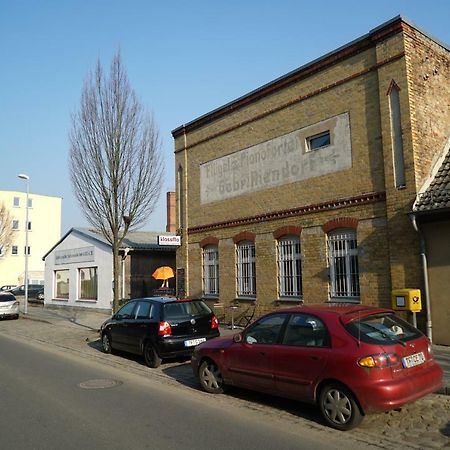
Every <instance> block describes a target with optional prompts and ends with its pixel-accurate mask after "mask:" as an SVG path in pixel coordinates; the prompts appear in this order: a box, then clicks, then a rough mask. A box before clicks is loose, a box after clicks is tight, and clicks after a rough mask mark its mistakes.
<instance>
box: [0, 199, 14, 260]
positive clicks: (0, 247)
mask: <svg viewBox="0 0 450 450" xmlns="http://www.w3.org/2000/svg"><path fill="white" fill-rule="evenodd" d="M12 233H13V229H12V218H11V214H10V213H9V210H8V209H7V208H6V206H5V205H4V203H1V204H0V254H3V253H4V252H5V251H6V250H8V247H9V246H10V244H11V241H12Z"/></svg>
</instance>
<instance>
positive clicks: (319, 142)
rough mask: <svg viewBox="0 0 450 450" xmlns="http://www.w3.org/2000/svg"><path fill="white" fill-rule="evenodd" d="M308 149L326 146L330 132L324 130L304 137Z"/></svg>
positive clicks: (329, 142)
mask: <svg viewBox="0 0 450 450" xmlns="http://www.w3.org/2000/svg"><path fill="white" fill-rule="evenodd" d="M306 141H307V144H308V145H307V149H308V151H311V150H317V149H319V148H322V147H327V146H328V145H330V144H331V138H330V132H329V131H325V132H324V133H320V134H316V135H315V136H311V137H309V138H307V139H306Z"/></svg>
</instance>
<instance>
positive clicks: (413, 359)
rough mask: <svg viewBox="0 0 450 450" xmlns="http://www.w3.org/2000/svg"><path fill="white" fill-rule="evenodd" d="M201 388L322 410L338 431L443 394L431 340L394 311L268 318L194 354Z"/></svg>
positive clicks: (343, 310) (312, 310)
mask: <svg viewBox="0 0 450 450" xmlns="http://www.w3.org/2000/svg"><path fill="white" fill-rule="evenodd" d="M191 364H192V369H193V371H194V374H195V375H196V376H197V377H198V378H199V381H200V385H201V386H202V388H203V389H204V390H205V391H207V392H210V393H215V394H218V393H222V392H223V391H224V389H225V388H226V386H228V385H230V386H239V387H243V388H248V389H252V390H256V391H260V392H265V393H269V394H273V395H278V396H282V397H286V398H291V399H296V400H300V401H303V402H308V403H315V404H317V405H318V407H319V409H320V412H321V415H322V417H323V419H324V420H325V422H326V423H327V424H328V425H330V426H331V427H333V428H336V429H338V430H348V429H350V428H353V427H355V426H357V425H358V424H359V423H360V422H361V420H362V419H363V416H364V415H365V414H367V413H372V412H382V411H388V410H392V409H397V408H400V407H401V406H403V405H404V404H406V403H409V402H412V401H414V400H417V399H418V398H420V397H423V396H425V395H427V394H429V393H431V392H435V391H436V390H438V389H439V388H440V387H441V386H442V377H443V372H442V369H441V368H440V366H439V365H438V364H437V362H436V361H435V360H434V358H433V355H432V353H431V347H430V345H429V341H428V339H427V337H426V336H424V335H423V334H422V333H421V332H420V331H419V330H417V329H416V328H414V327H413V326H411V325H410V324H409V323H407V322H405V321H404V320H402V319H401V318H399V317H398V316H396V315H395V313H394V311H391V310H388V309H381V308H374V307H368V306H362V305H336V304H321V305H308V306H300V307H295V308H290V309H282V310H278V311H276V312H273V313H270V314H268V315H266V316H264V317H262V318H260V319H259V320H258V321H256V322H254V323H253V324H252V325H250V326H249V327H247V328H246V329H245V330H244V331H243V332H241V333H239V334H236V335H235V336H233V337H220V338H217V339H213V340H211V341H208V342H205V343H203V344H201V345H199V346H198V347H196V349H195V351H194V353H193V355H192V359H191Z"/></svg>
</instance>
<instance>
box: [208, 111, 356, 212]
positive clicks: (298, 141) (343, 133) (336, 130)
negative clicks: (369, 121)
mask: <svg viewBox="0 0 450 450" xmlns="http://www.w3.org/2000/svg"><path fill="white" fill-rule="evenodd" d="M318 129H324V130H329V131H330V134H331V135H332V140H331V144H330V145H328V146H326V147H322V148H320V149H317V150H313V151H307V149H306V138H307V137H308V136H310V135H311V134H316V131H317V130H318ZM309 130H311V134H308V132H309ZM351 165H352V157H351V142H350V123H349V116H348V114H347V113H345V114H341V115H339V116H336V117H333V118H332V119H328V120H325V121H323V122H320V123H318V124H314V125H312V126H309V127H305V128H301V129H298V130H295V131H293V132H291V133H288V134H285V135H283V136H280V137H277V138H275V139H271V140H269V141H266V142H262V143H260V144H257V145H254V146H252V147H249V148H246V149H244V150H240V151H237V152H235V153H232V154H230V155H227V156H224V157H221V158H218V159H215V160H213V161H209V162H207V163H204V164H202V165H201V166H200V192H201V203H202V204H205V203H210V202H215V201H220V200H225V199H227V198H231V197H236V196H238V195H242V194H247V193H250V192H255V191H258V190H262V189H267V188H270V187H275V186H281V185H283V184H287V183H293V182H297V181H302V180H306V179H309V178H313V177H317V176H320V175H325V174H327V173H332V172H337V171H340V170H345V169H349V168H350V167H351Z"/></svg>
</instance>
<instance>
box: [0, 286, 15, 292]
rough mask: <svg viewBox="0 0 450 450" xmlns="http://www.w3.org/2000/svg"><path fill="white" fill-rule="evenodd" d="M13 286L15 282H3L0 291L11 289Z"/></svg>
mask: <svg viewBox="0 0 450 450" xmlns="http://www.w3.org/2000/svg"><path fill="white" fill-rule="evenodd" d="M15 287H16V285H15V284H5V285H3V286H2V287H0V292H4V291H10V290H11V289H13V288H15Z"/></svg>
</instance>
